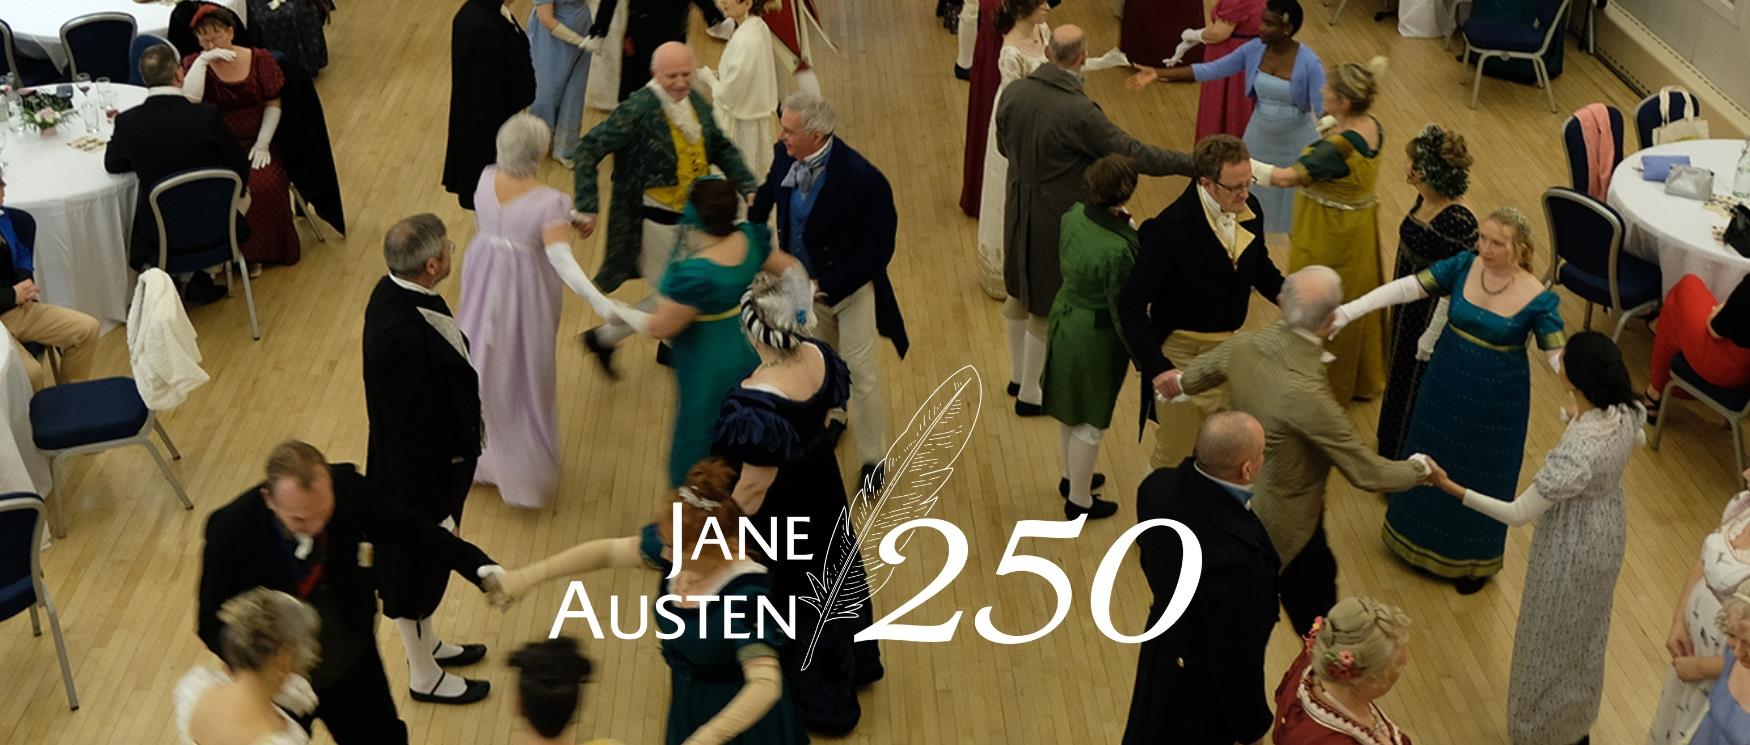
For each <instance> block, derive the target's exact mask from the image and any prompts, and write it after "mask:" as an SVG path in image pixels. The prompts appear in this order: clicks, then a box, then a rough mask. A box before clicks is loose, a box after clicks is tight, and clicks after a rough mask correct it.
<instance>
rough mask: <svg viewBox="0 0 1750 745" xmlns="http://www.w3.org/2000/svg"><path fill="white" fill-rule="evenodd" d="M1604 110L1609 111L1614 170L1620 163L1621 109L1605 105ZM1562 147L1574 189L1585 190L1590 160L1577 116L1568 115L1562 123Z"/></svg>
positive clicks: (1611, 163) (1590, 171)
mask: <svg viewBox="0 0 1750 745" xmlns="http://www.w3.org/2000/svg"><path fill="white" fill-rule="evenodd" d="M1604 110H1605V111H1608V112H1610V140H1611V144H1612V145H1613V146H1614V147H1615V151H1614V153H1613V154H1612V155H1611V157H1610V167H1611V169H1612V170H1614V169H1615V168H1616V167H1617V166H1618V165H1621V164H1622V154H1623V150H1622V146H1623V142H1622V141H1623V121H1622V110H1620V109H1618V108H1616V107H1615V106H1610V105H1606V106H1605V107H1604ZM1562 148H1563V149H1564V150H1566V151H1567V153H1568V175H1569V176H1570V177H1572V178H1573V182H1574V189H1575V190H1576V191H1582V192H1583V191H1586V187H1587V181H1588V180H1589V179H1590V178H1591V175H1592V161H1591V160H1590V159H1589V158H1587V157H1586V137H1585V134H1584V133H1583V130H1582V128H1581V126H1580V118H1579V117H1578V116H1570V117H1568V121H1567V122H1565V123H1563V124H1562Z"/></svg>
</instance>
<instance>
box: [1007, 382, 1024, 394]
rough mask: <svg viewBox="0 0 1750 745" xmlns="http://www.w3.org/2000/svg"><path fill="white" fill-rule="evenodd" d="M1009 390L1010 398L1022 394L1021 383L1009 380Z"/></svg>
mask: <svg viewBox="0 0 1750 745" xmlns="http://www.w3.org/2000/svg"><path fill="white" fill-rule="evenodd" d="M1008 390H1009V398H1014V397H1016V396H1019V395H1021V384H1020V383H1017V382H1015V381H1013V380H1011V381H1009V389H1008Z"/></svg>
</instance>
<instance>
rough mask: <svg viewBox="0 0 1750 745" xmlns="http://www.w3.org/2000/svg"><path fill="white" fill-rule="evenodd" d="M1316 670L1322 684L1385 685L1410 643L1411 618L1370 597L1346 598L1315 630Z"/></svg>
mask: <svg viewBox="0 0 1750 745" xmlns="http://www.w3.org/2000/svg"><path fill="white" fill-rule="evenodd" d="M1313 634H1314V635H1315V636H1314V637H1313V639H1312V669H1313V674H1314V675H1317V676H1318V677H1319V680H1321V681H1324V682H1327V683H1341V684H1345V685H1357V684H1360V685H1365V684H1369V683H1376V682H1378V683H1383V682H1384V681H1385V676H1386V674H1387V673H1388V672H1390V670H1391V668H1392V665H1393V663H1394V661H1395V660H1396V658H1397V653H1398V648H1399V647H1401V646H1403V645H1404V643H1406V642H1408V641H1409V639H1410V617H1409V616H1408V615H1406V614H1405V613H1404V612H1403V611H1401V610H1399V609H1397V608H1394V607H1392V606H1389V605H1386V604H1385V603H1381V602H1379V601H1377V600H1374V599H1372V598H1367V597H1351V598H1344V599H1342V600H1340V601H1338V602H1337V605H1336V606H1334V607H1332V608H1331V612H1330V613H1329V614H1327V615H1326V616H1325V617H1324V618H1322V619H1319V621H1318V623H1316V624H1315V628H1314V629H1313Z"/></svg>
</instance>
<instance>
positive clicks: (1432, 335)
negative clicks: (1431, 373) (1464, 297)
mask: <svg viewBox="0 0 1750 745" xmlns="http://www.w3.org/2000/svg"><path fill="white" fill-rule="evenodd" d="M1450 303H1451V301H1450V300H1448V299H1447V298H1440V302H1438V303H1436V304H1435V305H1434V315H1433V316H1432V317H1431V318H1429V319H1428V330H1427V331H1423V332H1422V336H1421V337H1420V338H1418V339H1416V359H1417V360H1420V361H1422V362H1427V361H1428V360H1429V359H1431V358H1433V357H1434V344H1435V343H1436V342H1438V341H1440V333H1441V332H1442V331H1445V330H1446V314H1447V312H1448V310H1447V306H1448V305H1449V304H1450Z"/></svg>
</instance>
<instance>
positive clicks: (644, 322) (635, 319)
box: [613, 300, 650, 336]
mask: <svg viewBox="0 0 1750 745" xmlns="http://www.w3.org/2000/svg"><path fill="white" fill-rule="evenodd" d="M613 303H614V318H615V319H617V320H618V321H619V322H620V323H623V324H626V325H627V326H631V327H632V330H633V331H636V332H638V335H639V336H649V335H650V313H649V312H648V311H642V310H639V309H637V308H634V307H632V306H630V305H627V304H625V303H622V302H620V301H618V300H615V301H613Z"/></svg>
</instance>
